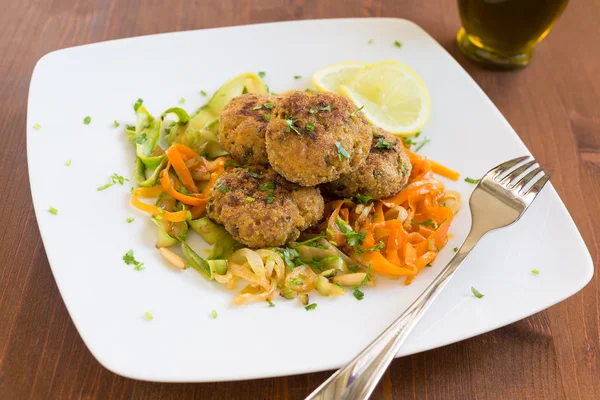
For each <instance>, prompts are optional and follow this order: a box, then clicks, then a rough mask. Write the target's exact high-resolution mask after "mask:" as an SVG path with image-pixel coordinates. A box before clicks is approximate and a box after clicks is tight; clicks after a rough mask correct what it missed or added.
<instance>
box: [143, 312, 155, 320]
mask: <svg viewBox="0 0 600 400" xmlns="http://www.w3.org/2000/svg"><path fill="white" fill-rule="evenodd" d="M144 318H145V319H146V321H152V320H153V319H154V316H153V315H152V313H151V312H150V311H146V312H145V313H144Z"/></svg>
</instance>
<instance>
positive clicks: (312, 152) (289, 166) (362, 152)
mask: <svg viewBox="0 0 600 400" xmlns="http://www.w3.org/2000/svg"><path fill="white" fill-rule="evenodd" d="M329 108H331V111H329ZM356 108H357V107H356V106H355V105H354V104H352V103H351V102H350V101H349V100H348V99H346V98H345V97H343V96H340V95H338V94H335V93H308V92H299V91H293V92H291V93H290V94H288V95H287V96H285V97H282V98H280V99H279V100H278V103H277V105H276V106H275V109H274V112H273V116H272V117H271V121H270V122H269V125H268V126H267V132H266V135H265V138H266V145H267V155H268V158H269V162H270V163H271V166H272V167H273V169H274V170H275V171H277V172H278V173H279V174H281V175H282V176H284V177H285V178H286V179H288V180H290V181H292V182H295V183H298V184H300V185H302V186H314V185H318V184H320V183H324V182H331V181H333V180H335V179H337V178H339V177H340V175H342V174H345V173H349V172H350V171H352V170H354V169H356V168H357V167H359V166H360V165H361V164H362V163H363V162H364V161H365V159H366V158H367V155H368V154H369V146H370V144H371V129H370V126H369V124H368V123H367V121H366V120H365V118H364V117H363V116H362V113H360V112H357V113H354V115H352V114H353V112H354V111H355V110H356ZM311 110H312V111H311ZM286 121H287V122H286ZM289 121H293V125H294V126H293V128H292V127H290V122H289ZM311 126H312V127H313V128H312V129H311ZM337 143H339V146H341V147H342V148H343V149H344V150H345V151H346V152H347V153H348V155H349V157H348V158H346V157H343V156H342V155H341V152H340V150H339V149H338V146H337V145H336V144H337Z"/></svg>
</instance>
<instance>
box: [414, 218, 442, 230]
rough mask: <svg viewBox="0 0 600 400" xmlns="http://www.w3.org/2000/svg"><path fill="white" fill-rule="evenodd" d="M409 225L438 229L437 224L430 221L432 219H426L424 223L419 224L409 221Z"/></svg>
mask: <svg viewBox="0 0 600 400" xmlns="http://www.w3.org/2000/svg"><path fill="white" fill-rule="evenodd" d="M411 224H413V225H423V226H429V227H431V228H433V229H437V228H438V224H437V223H436V222H435V221H434V220H432V219H426V220H425V221H421V222H418V221H411Z"/></svg>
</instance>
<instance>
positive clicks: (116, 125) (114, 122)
mask: <svg viewBox="0 0 600 400" xmlns="http://www.w3.org/2000/svg"><path fill="white" fill-rule="evenodd" d="M119 126H121V124H120V123H119V121H117V120H116V119H115V120H114V121H113V127H114V128H118V127H119Z"/></svg>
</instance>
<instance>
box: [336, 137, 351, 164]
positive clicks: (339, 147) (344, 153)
mask: <svg viewBox="0 0 600 400" xmlns="http://www.w3.org/2000/svg"><path fill="white" fill-rule="evenodd" d="M335 147H337V151H338V157H339V159H340V161H342V160H343V159H348V158H350V154H348V152H347V151H346V149H344V148H343V147H342V145H341V143H340V142H335Z"/></svg>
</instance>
